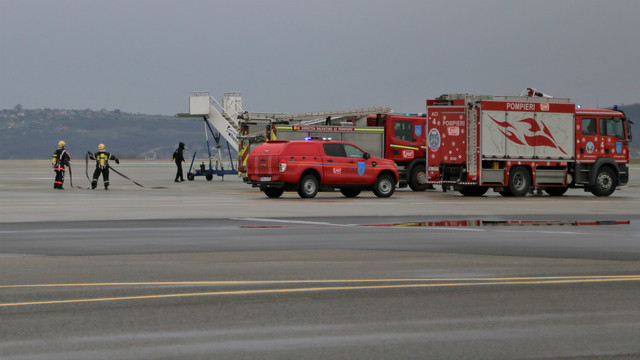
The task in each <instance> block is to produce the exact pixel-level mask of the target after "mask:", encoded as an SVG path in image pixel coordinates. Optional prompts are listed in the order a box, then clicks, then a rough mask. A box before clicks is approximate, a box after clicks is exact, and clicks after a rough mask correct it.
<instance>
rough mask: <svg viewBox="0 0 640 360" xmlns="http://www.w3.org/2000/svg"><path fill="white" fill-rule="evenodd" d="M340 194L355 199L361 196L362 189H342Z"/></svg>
mask: <svg viewBox="0 0 640 360" xmlns="http://www.w3.org/2000/svg"><path fill="white" fill-rule="evenodd" d="M340 192H341V193H342V195H344V196H346V197H348V198H354V197H356V196H358V195H360V189H354V188H342V189H340Z"/></svg>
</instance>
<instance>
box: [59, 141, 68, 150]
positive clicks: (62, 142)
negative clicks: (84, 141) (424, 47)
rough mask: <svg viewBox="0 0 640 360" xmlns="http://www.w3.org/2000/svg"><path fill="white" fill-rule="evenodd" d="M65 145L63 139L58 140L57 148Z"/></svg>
mask: <svg viewBox="0 0 640 360" xmlns="http://www.w3.org/2000/svg"><path fill="white" fill-rule="evenodd" d="M66 145H67V143H66V142H64V141H63V140H60V141H58V149H62V148H63V147H65V146H66Z"/></svg>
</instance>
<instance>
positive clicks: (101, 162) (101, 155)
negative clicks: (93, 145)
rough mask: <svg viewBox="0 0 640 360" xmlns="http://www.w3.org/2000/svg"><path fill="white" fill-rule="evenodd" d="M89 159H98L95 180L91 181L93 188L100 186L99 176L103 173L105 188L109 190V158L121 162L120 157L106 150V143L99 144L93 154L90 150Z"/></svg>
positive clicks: (117, 162) (94, 173) (94, 174)
mask: <svg viewBox="0 0 640 360" xmlns="http://www.w3.org/2000/svg"><path fill="white" fill-rule="evenodd" d="M87 154H89V159H91V160H95V161H96V170H95V171H94V172H93V180H92V181H91V188H92V189H95V188H96V187H97V186H98V178H99V177H100V173H102V181H103V182H104V189H105V190H109V160H114V161H115V162H116V164H120V160H118V158H117V157H116V156H115V155H113V154H111V153H108V152H107V151H105V147H104V144H100V145H98V152H97V153H95V154H92V153H91V152H90V151H89V152H87Z"/></svg>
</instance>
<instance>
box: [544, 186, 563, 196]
mask: <svg viewBox="0 0 640 360" xmlns="http://www.w3.org/2000/svg"><path fill="white" fill-rule="evenodd" d="M567 190H569V188H566V187H548V188H544V192H546V193H547V194H549V196H562V195H564V193H566V192H567Z"/></svg>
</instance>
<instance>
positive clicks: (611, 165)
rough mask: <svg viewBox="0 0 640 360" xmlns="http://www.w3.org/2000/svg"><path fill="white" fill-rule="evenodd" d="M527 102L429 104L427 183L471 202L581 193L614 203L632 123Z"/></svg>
mask: <svg viewBox="0 0 640 360" xmlns="http://www.w3.org/2000/svg"><path fill="white" fill-rule="evenodd" d="M529 90H530V91H529V96H511V97H509V96H484V95H469V94H445V95H442V96H440V97H438V98H436V99H433V100H427V129H426V132H427V143H428V149H427V164H428V168H427V170H428V171H427V176H428V181H427V182H428V183H429V184H439V185H442V187H443V190H445V191H446V190H448V189H453V190H457V191H460V193H462V194H463V195H465V196H482V195H484V194H485V193H486V192H487V190H488V189H489V188H493V190H494V191H497V192H499V193H500V194H501V195H503V196H524V195H526V194H527V193H528V192H530V191H533V190H544V191H545V192H546V193H548V194H549V195H552V196H560V195H562V194H564V193H565V192H566V191H567V189H568V188H583V189H584V190H585V191H590V192H592V193H593V194H594V195H596V196H609V195H611V194H612V193H613V192H614V191H615V189H616V187H617V186H621V185H626V184H627V182H628V180H629V171H628V167H627V164H628V162H629V147H628V143H629V141H630V140H631V133H630V121H629V120H628V119H627V118H626V117H625V114H624V113H623V112H621V111H617V110H603V109H581V108H580V107H579V106H576V105H575V104H573V103H571V101H570V100H569V99H560V98H552V97H549V96H547V95H545V94H542V93H540V92H537V91H535V89H529Z"/></svg>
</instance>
